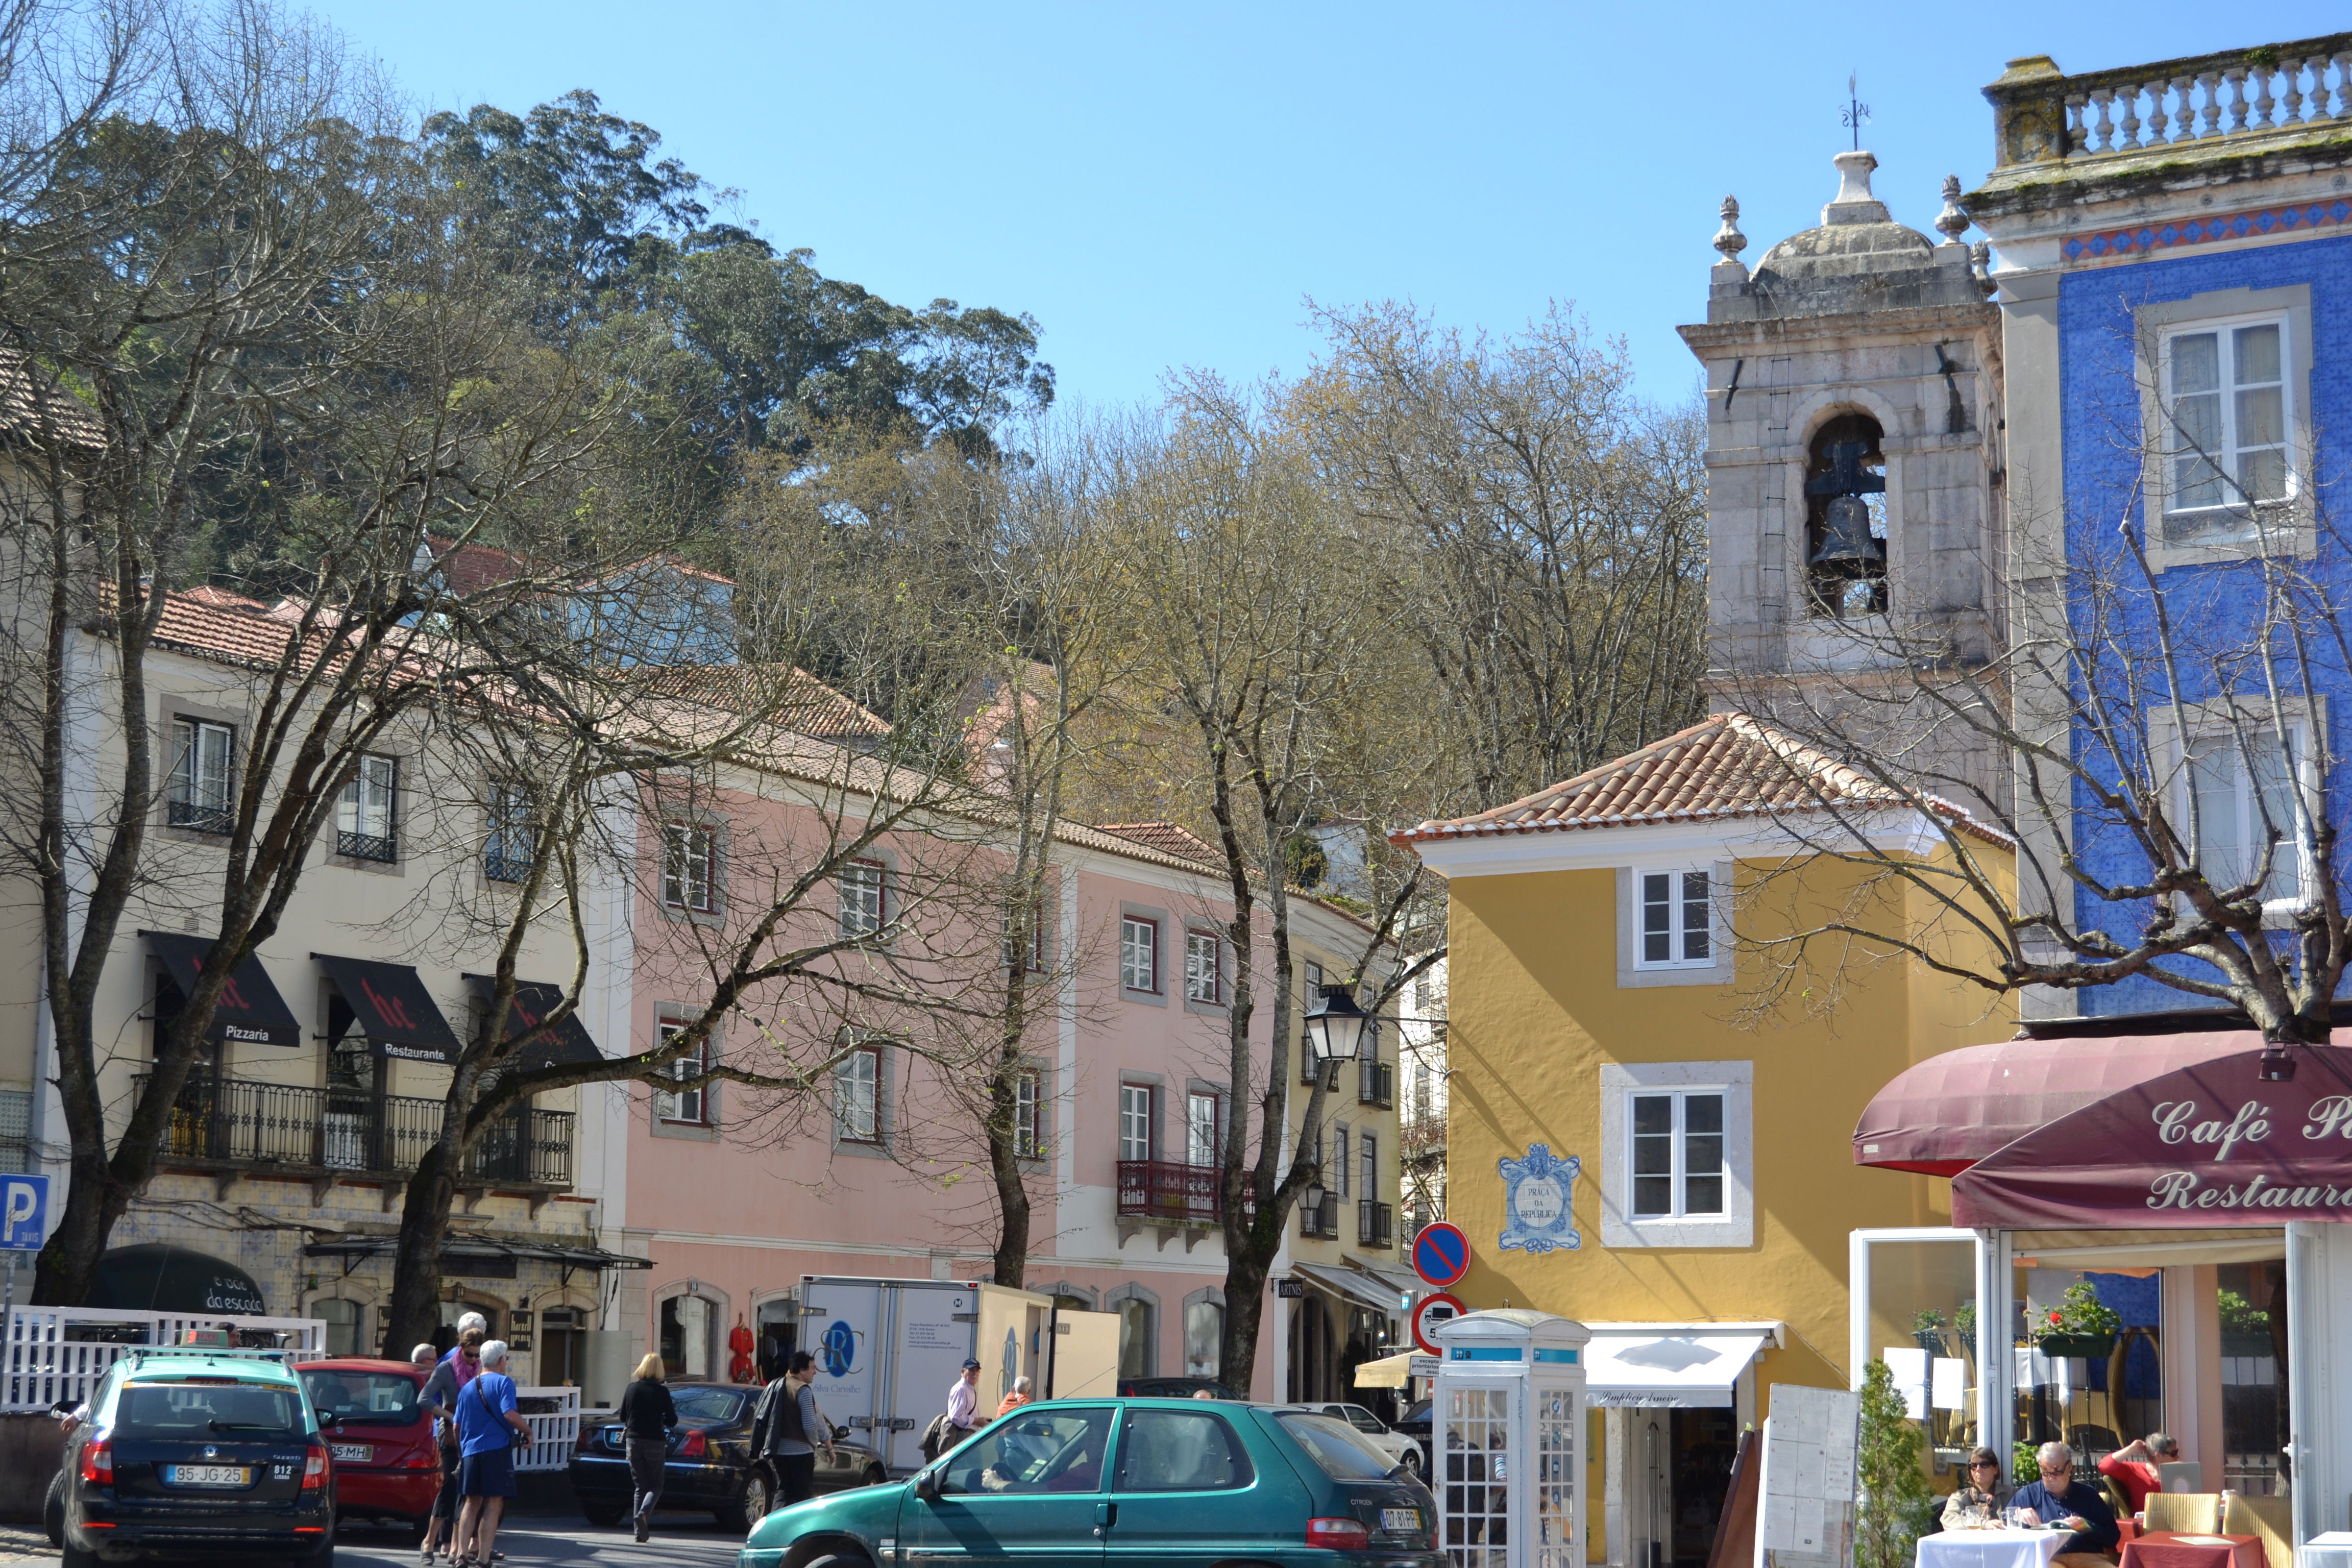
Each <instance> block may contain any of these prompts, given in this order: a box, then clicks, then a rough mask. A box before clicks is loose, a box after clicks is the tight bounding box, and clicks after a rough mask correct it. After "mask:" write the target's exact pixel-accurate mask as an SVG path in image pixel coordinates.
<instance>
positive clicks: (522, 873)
mask: <svg viewBox="0 0 2352 1568" xmlns="http://www.w3.org/2000/svg"><path fill="white" fill-rule="evenodd" d="M482 875H483V876H485V877H487V878H488V879H490V880H491V881H493V882H520V881H522V880H524V879H527V878H529V877H530V856H528V855H501V854H500V853H499V852H498V851H497V850H495V849H493V850H490V851H488V853H486V854H484V855H483V857H482Z"/></svg>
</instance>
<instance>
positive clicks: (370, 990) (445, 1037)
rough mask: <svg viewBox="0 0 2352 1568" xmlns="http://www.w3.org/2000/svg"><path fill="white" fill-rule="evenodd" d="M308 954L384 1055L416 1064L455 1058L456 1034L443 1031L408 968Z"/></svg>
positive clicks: (442, 1023) (436, 1011) (444, 1023)
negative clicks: (323, 968) (340, 994)
mask: <svg viewBox="0 0 2352 1568" xmlns="http://www.w3.org/2000/svg"><path fill="white" fill-rule="evenodd" d="M310 956H311V957H313V958H315V959H317V960H318V961H319V962H320V963H322V964H325V965H326V966H327V978H329V979H330V980H332V981H333V982H334V983H335V989H336V990H338V991H341V993H342V994H343V1004H344V1005H346V1006H348V1007H349V1008H351V1010H352V1017H353V1018H355V1019H357V1020H358V1022H359V1027H360V1032H361V1033H362V1034H363V1035H365V1036H366V1037H368V1038H369V1039H371V1040H373V1041H374V1042H375V1046H376V1048H377V1049H378V1050H380V1051H382V1052H383V1054H384V1055H385V1056H388V1057H397V1058H400V1059H401V1060H403V1061H416V1062H454V1061H456V1060H457V1054H458V1049H459V1047H458V1045H457V1036H455V1035H453V1034H451V1033H450V1032H449V1021H448V1020H447V1019H446V1018H444V1017H443V1016H441V1009H440V1008H438V1007H436V1006H435V1005H433V998H432V996H431V995H430V994H427V993H426V991H425V982H424V981H422V980H420V979H418V978H417V977H416V971H415V969H414V968H412V967H410V966H409V965H407V964H405V963H377V962H375V961H374V960H373V959H369V958H338V957H336V956H335V955H334V954H332V953H327V952H314V953H312V954H311V955H310Z"/></svg>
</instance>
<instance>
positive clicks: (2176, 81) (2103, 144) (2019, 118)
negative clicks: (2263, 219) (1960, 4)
mask: <svg viewBox="0 0 2352 1568" xmlns="http://www.w3.org/2000/svg"><path fill="white" fill-rule="evenodd" d="M1985 90H1986V96H1987V97H1989V98H1990V99H1991V100H1993V103H1994V105H1995V108H1996V110H1997V118H1998V122H1999V123H1998V126H1997V131H1996V140H1997V143H1998V145H1997V153H1996V155H1997V157H1998V159H1999V161H2000V163H2001V164H2002V165H2003V166H2006V165H2009V164H2012V163H2038V162H2042V161H2045V160H2048V159H2053V158H2060V159H2075V158H2093V157H2104V156H2109V155H2114V154H2127V153H2145V152H2148V151H2151V150H2155V149H2164V148H2180V147H2185V146H2189V145H2192V144H2197V145H2201V144H2205V143H2210V142H2221V141H2225V140H2228V139H2230V138H2232V137H2252V136H2260V135H2268V134H2274V133H2278V132H2296V131H2301V130H2305V129H2313V128H2318V127H2321V126H2324V125H2340V124H2342V123H2344V122H2347V121H2352V33H2334V34H2329V35H2327V36H2326V37H2317V38H2306V39H2304V40H2302V41H2300V42H2297V43H2292V44H2273V45H2267V46H2264V47H2261V48H2255V49H2235V50H2230V51H2227V52H2224V53H2221V54H2211V55H2197V56H2191V57H2188V58H2181V59H2172V60H2159V61H2156V62H2154V63H2152V64H2148V65H2140V66H2126V67H2121V68H2116V69H2113V70H2103V71H2085V72H2083V73H2081V74H2080V75H2075V76H2066V75H2063V74H2062V73H2060V72H2058V71H2057V70H2056V69H2055V68H2053V67H2051V66H2050V65H2049V63H2048V62H2047V61H2034V62H2020V63H2019V64H2018V65H2016V66H2012V67H2011V69H2010V72H2009V74H2008V75H2006V76H2004V77H2002V78H2001V79H2000V81H1998V82H1995V83H1994V84H1993V85H1992V86H1991V87H1990V88H1988V89H1985Z"/></svg>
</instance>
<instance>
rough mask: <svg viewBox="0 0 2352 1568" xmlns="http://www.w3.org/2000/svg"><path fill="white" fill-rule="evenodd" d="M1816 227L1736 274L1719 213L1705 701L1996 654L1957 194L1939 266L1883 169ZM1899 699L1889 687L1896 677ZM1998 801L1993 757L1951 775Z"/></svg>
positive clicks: (1866, 161)
mask: <svg viewBox="0 0 2352 1568" xmlns="http://www.w3.org/2000/svg"><path fill="white" fill-rule="evenodd" d="M1834 162H1835V163H1836V165H1837V171H1838V192H1837V195H1836V198H1835V199H1834V200H1832V202H1831V203H1830V204H1829V205H1827V206H1825V207H1823V208H1822V221H1821V225H1820V226H1819V227H1816V228H1809V229H1806V230H1805V231H1803V232H1802V233H1801V234H1794V235H1791V236H1790V237H1788V238H1786V239H1784V240H1782V241H1780V243H1779V244H1778V245H1775V246H1773V247H1771V248H1770V249H1769V250H1768V251H1766V252H1765V253H1764V256H1763V258H1762V259H1761V260H1759V262H1758V263H1757V264H1756V268H1755V270H1754V271H1752V272H1751V271H1749V270H1748V268H1747V267H1746V266H1745V265H1743V264H1742V263H1741V262H1740V260H1739V253H1740V252H1741V251H1742V250H1743V249H1745V248H1747V245H1748V240H1747V237H1745V236H1744V235H1742V234H1741V233H1740V232H1739V229H1738V216H1739V205H1738V202H1737V201H1735V200H1733V199H1731V198H1728V197H1727V198H1726V199H1725V201H1724V204H1723V226H1722V228H1721V230H1720V231H1719V232H1718V233H1717V235H1716V237H1715V247H1716V249H1717V250H1718V251H1720V252H1721V253H1722V256H1723V259H1722V260H1720V261H1718V262H1717V263H1716V265H1715V267H1714V269H1713V276H1712V279H1711V282H1710V287H1709V289H1708V290H1707V302H1706V323H1705V324H1704V325H1694V326H1685V327H1684V328H1682V329H1680V330H1681V332H1682V336H1683V341H1684V342H1686V343H1688V344H1689V345H1690V349H1691V352H1692V353H1695V354H1696V355H1697V356H1698V359H1699V362H1700V363H1702V364H1704V365H1705V366H1706V412H1707V452H1706V465H1707V480H1708V488H1707V543H1708V549H1709V551H1710V556H1709V560H1710V563H1711V565H1710V568H1709V574H1708V581H1707V626H1708V637H1709V650H1710V651H1709V667H1710V671H1711V675H1710V681H1711V687H1710V697H1711V700H1712V702H1713V704H1714V706H1715V707H1717V709H1718V710H1720V709H1725V708H1746V707H1755V706H1759V705H1760V706H1769V705H1770V704H1769V701H1767V700H1761V694H1763V693H1765V692H1767V691H1769V689H1773V688H1774V687H1776V686H1777V687H1779V688H1780V689H1782V690H1783V691H1788V690H1789V689H1790V686H1789V683H1791V682H1793V683H1796V685H1797V686H1799V687H1805V688H1813V689H1810V690H1807V691H1805V692H1804V693H1803V700H1806V701H1808V702H1828V703H1830V704H1832V705H1834V704H1835V703H1836V701H1837V695H1836V694H1837V693H1838V692H1839V691H1849V692H1850V691H1852V690H1853V689H1856V688H1857V686H1858V685H1859V684H1860V683H1862V682H1864V681H1867V680H1869V679H1872V678H1871V676H1870V674H1869V672H1870V671H1871V670H1873V669H1874V668H1886V667H1889V666H1892V665H1895V664H1896V663H1899V661H1900V660H1899V658H1898V657H1897V656H1896V654H1895V647H1894V645H1895V644H1896V643H1897V642H1898V641H1899V642H1900V643H1901V644H1902V645H1903V647H1904V648H1905V650H1906V652H1907V653H1908V654H1909V655H1910V656H1911V657H1915V658H1916V657H1917V655H1918V653H1919V651H1920V650H1921V649H1923V648H1932V649H1934V650H1936V652H1935V657H1937V658H1949V659H1954V660H1958V661H1962V662H1964V663H1975V664H1980V663H1983V662H1984V661H1986V660H1988V659H1990V658H1991V657H1992V656H1993V654H1994V652H1995V650H1996V648H1997V647H1998V638H1999V636H2000V606H1999V605H1998V603H1997V601H1996V598H1995V595H1996V589H1997V563H1998V560H1999V555H1998V550H1997V545H1998V537H1997V531H1998V528H1999V523H2000V517H2001V515H2002V512H2001V507H2000V494H1999V491H2000V480H2001V475H2000V467H2001V465H2000V450H2001V440H2000V416H2001V383H2000V310H1999V309H1998V308H1997V307H1996V306H1994V305H1993V304H1992V303H1991V302H1990V300H1989V298H1988V296H1989V294H1990V291H1991V289H1990V284H1989V283H1988V282H1987V281H1986V280H1985V278H1984V265H1985V255H1984V251H1983V247H1978V249H1977V250H1976V251H1974V252H1972V251H1971V250H1970V248H1969V247H1968V246H1966V245H1963V244H1962V243H1960V238H1959V237H1960V236H1961V235H1962V234H1963V233H1965V232H1966V231H1967V229H1968V227H1969V217H1968V215H1967V214H1966V213H1964V212H1962V211H1961V210H1960V209H1959V206H1958V195H1959V182H1958V180H1957V179H1947V180H1946V181H1945V182H1944V208H1943V211H1942V213H1941V214H1940V215H1939V216H1937V219H1936V227H1937V230H1939V231H1940V232H1941V233H1942V234H1943V236H1944V240H1943V243H1941V244H1937V243H1935V242H1933V241H1931V240H1929V239H1928V237H1927V236H1926V235H1924V234H1921V233H1919V232H1918V231H1917V230H1916V229H1912V228H1906V227H1905V226H1903V225H1901V224H1898V223H1896V222H1895V221H1894V219H1893V217H1892V216H1890V215H1889V214H1888V212H1887V209H1886V205H1885V203H1884V202H1881V201H1880V200H1878V198H1877V197H1876V196H1874V195H1872V194H1871V188H1870V178H1871V171H1872V170H1874V168H1876V167H1877V164H1878V160H1877V159H1876V158H1874V156H1872V155H1871V154H1870V153H1866V152H1860V151H1856V152H1850V153H1839V154H1838V155H1837V157H1836V158H1835V160H1834ZM1894 679H1897V680H1899V679H1901V678H1900V677H1899V676H1897V677H1895V678H1894ZM1947 761H1948V763H1952V764H1956V765H1958V766H1959V767H1960V768H1961V770H1962V771H1963V772H1964V773H1966V774H1967V775H1968V776H1969V777H1972V778H1973V777H1978V776H1982V777H1983V778H1984V779H1985V781H1986V782H1987V783H1988V784H1989V783H1990V781H1991V773H1990V772H1989V771H1985V772H1982V773H1981V774H1980V773H1979V770H1980V769H1982V770H1989V769H1990V767H1991V766H1992V762H1991V758H1990V754H1988V755H1987V756H1986V757H1984V758H1982V759H1976V758H1969V759H1965V760H1964V759H1960V758H1950V759H1947Z"/></svg>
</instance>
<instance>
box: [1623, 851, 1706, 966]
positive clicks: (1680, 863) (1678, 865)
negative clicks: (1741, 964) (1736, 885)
mask: <svg viewBox="0 0 2352 1568" xmlns="http://www.w3.org/2000/svg"><path fill="white" fill-rule="evenodd" d="M1616 870H1617V987H1618V989H1619V990H1621V991H1627V990H1641V989H1646V988H1648V987H1651V986H1670V985H1728V984H1731V983H1732V978H1733V976H1732V957H1731V945H1732V944H1731V931H1730V920H1729V916H1728V911H1727V909H1726V907H1725V894H1726V890H1727V889H1729V888H1730V887H1731V886H1732V885H1733V881H1732V876H1733V868H1732V863H1731V862H1730V861H1728V860H1719V859H1714V858H1710V857H1706V856H1704V855H1700V856H1693V855H1692V854H1691V853H1689V852H1688V851H1685V852H1683V853H1682V854H1679V855H1675V856H1672V857H1671V858H1669V856H1668V855H1666V854H1664V853H1662V854H1660V855H1658V856H1655V857H1649V858H1640V859H1637V860H1635V861H1634V862H1633V864H1632V865H1630V866H1620V867H1618V868H1616ZM1690 872H1701V873H1704V874H1705V875H1706V879H1707V884H1706V885H1707V895H1708V896H1707V909H1708V917H1707V927H1706V939H1707V940H1706V948H1707V951H1706V957H1704V958H1696V959H1695V958H1692V957H1690V956H1689V948H1688V945H1687V940H1686V939H1687V935H1688V930H1687V928H1686V927H1685V926H1684V925H1683V924H1682V923H1681V915H1682V906H1683V902H1684V900H1682V899H1681V897H1680V894H1681V893H1682V891H1683V882H1682V880H1681V879H1682V878H1683V877H1684V876H1685V874H1687V873H1690ZM1662 874H1663V875H1664V876H1666V877H1668V878H1669V879H1671V881H1670V889H1671V891H1672V892H1673V894H1674V895H1675V897H1674V898H1673V899H1672V900H1670V901H1669V904H1668V908H1669V909H1670V910H1672V911H1673V912H1674V914H1675V921H1676V923H1675V928H1674V935H1675V949H1674V956H1673V957H1672V958H1670V959H1669V960H1668V961H1667V962H1665V963H1649V962H1647V961H1646V960H1645V958H1644V951H1643V941H1642V938H1643V891H1644V879H1647V878H1650V877H1654V876H1658V875H1662Z"/></svg>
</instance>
